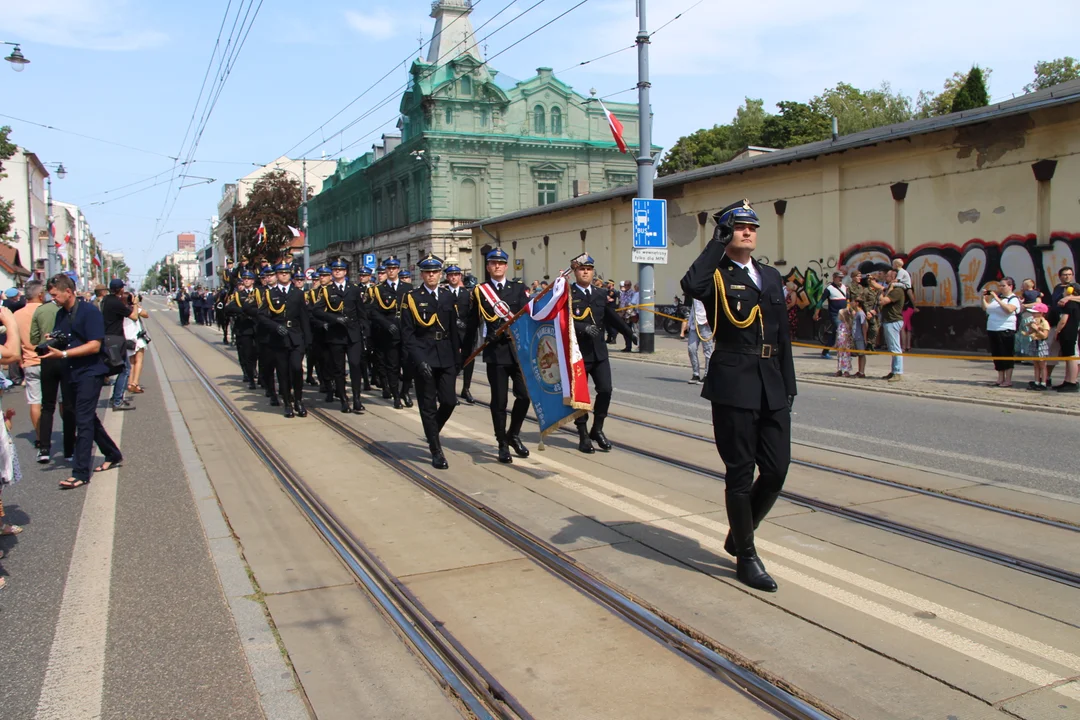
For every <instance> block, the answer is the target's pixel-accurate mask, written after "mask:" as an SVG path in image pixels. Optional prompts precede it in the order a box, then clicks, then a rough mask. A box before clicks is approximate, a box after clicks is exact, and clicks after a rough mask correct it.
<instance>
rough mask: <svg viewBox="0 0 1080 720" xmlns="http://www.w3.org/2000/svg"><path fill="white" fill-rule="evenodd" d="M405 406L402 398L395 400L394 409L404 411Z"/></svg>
mask: <svg viewBox="0 0 1080 720" xmlns="http://www.w3.org/2000/svg"><path fill="white" fill-rule="evenodd" d="M404 408H405V405H404V404H403V403H402V402H401V398H394V409H395V410H403V409H404Z"/></svg>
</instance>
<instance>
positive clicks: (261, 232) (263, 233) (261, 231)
mask: <svg viewBox="0 0 1080 720" xmlns="http://www.w3.org/2000/svg"><path fill="white" fill-rule="evenodd" d="M255 237H257V238H259V242H257V243H255V244H256V245H262V244H263V242H264V241H265V240H266V225H265V223H263V221H262V220H260V221H259V229H258V230H256V231H255Z"/></svg>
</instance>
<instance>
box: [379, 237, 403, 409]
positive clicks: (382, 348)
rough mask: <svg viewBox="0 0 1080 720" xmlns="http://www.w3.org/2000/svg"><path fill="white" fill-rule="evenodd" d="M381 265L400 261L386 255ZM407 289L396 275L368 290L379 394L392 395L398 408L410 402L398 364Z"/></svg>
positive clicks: (387, 396) (395, 263) (389, 265)
mask: <svg viewBox="0 0 1080 720" xmlns="http://www.w3.org/2000/svg"><path fill="white" fill-rule="evenodd" d="M383 264H384V265H385V266H386V267H387V268H388V269H389V268H399V267H401V262H400V261H399V260H398V259H397V258H395V257H389V258H387V259H386V260H385V261H383ZM411 289H412V287H411V286H410V285H409V284H407V283H405V282H403V281H402V280H401V279H400V278H398V280H396V281H394V280H391V279H390V278H387V279H386V280H385V281H383V282H382V283H380V284H379V285H376V286H375V287H374V288H373V290H372V293H371V298H372V300H373V301H374V302H373V303H372V305H371V320H372V328H373V330H375V338H374V340H375V346H376V348H377V349H378V353H379V365H380V366H381V369H382V377H383V389H382V396H383V399H389V398H391V397H392V398H393V399H394V407H395V408H396V409H399V410H400V409H401V408H402V407H403V406H411V405H412V399H411V398H409V397H408V384H407V383H406V376H405V375H403V374H402V367H401V305H402V300H403V299H404V297H405V294H406V293H407V292H408V291H409V290H411ZM403 403H404V405H403Z"/></svg>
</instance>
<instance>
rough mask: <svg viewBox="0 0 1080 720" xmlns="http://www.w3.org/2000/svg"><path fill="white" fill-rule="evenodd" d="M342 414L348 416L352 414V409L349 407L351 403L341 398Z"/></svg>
mask: <svg viewBox="0 0 1080 720" xmlns="http://www.w3.org/2000/svg"><path fill="white" fill-rule="evenodd" d="M341 412H343V413H345V414H346V415H348V414H349V413H351V412H352V408H351V407H349V401H348V400H346V399H345V398H341Z"/></svg>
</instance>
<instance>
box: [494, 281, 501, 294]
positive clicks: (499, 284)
mask: <svg viewBox="0 0 1080 720" xmlns="http://www.w3.org/2000/svg"><path fill="white" fill-rule="evenodd" d="M495 290H496V292H502V283H495Z"/></svg>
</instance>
